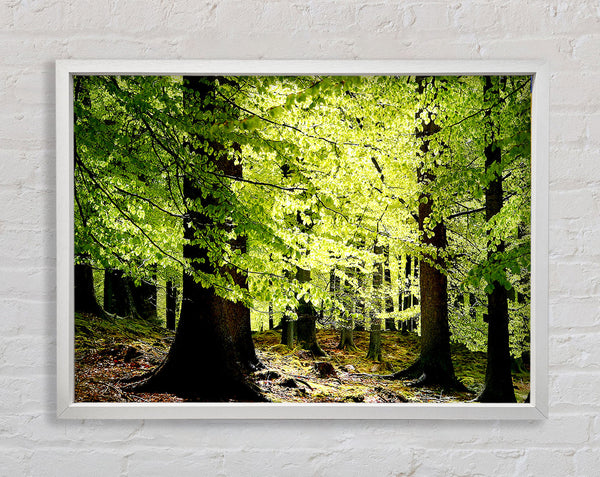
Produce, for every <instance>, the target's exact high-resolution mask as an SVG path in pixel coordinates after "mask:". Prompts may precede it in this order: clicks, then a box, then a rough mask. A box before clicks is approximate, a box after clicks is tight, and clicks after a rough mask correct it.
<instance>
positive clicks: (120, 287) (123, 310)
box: [104, 269, 139, 318]
mask: <svg viewBox="0 0 600 477" xmlns="http://www.w3.org/2000/svg"><path fill="white" fill-rule="evenodd" d="M132 287H133V282H132V281H131V280H130V279H129V278H126V277H125V276H124V274H123V272H122V271H121V270H115V269H110V270H105V271H104V309H105V310H106V311H107V312H109V313H113V314H115V315H117V316H123V317H132V318H139V315H138V312H137V309H136V306H135V303H134V298H133V293H132Z"/></svg>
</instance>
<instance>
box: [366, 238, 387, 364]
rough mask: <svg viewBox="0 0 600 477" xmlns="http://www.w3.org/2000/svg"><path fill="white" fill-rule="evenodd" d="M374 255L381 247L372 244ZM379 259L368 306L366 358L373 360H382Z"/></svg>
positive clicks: (380, 274)
mask: <svg viewBox="0 0 600 477" xmlns="http://www.w3.org/2000/svg"><path fill="white" fill-rule="evenodd" d="M374 252H375V255H376V256H378V255H381V254H382V252H383V247H382V246H381V245H377V244H375V245H374ZM380 260H381V259H379V260H378V261H376V262H375V264H374V267H375V268H374V271H373V288H374V299H375V300H374V303H371V304H370V306H369V311H370V313H369V314H370V315H371V328H370V331H369V350H368V351H367V359H371V360H373V361H382V352H381V316H380V313H381V298H380V297H381V291H382V288H383V264H382V263H381V261H380Z"/></svg>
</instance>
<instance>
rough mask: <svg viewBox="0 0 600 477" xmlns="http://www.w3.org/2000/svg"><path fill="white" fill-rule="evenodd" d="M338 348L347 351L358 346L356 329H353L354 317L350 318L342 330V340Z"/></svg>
mask: <svg viewBox="0 0 600 477" xmlns="http://www.w3.org/2000/svg"><path fill="white" fill-rule="evenodd" d="M337 349H342V350H345V351H356V350H358V347H357V346H356V344H355V343H354V331H353V329H352V318H349V319H348V321H347V322H346V323H344V325H343V326H342V328H341V330H340V342H339V344H338V345H337Z"/></svg>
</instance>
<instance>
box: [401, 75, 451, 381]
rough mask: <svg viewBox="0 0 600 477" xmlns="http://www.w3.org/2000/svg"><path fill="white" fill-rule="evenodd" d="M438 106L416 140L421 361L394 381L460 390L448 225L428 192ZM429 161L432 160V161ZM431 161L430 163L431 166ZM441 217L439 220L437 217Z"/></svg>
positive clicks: (422, 84)
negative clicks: (452, 339) (454, 353)
mask: <svg viewBox="0 0 600 477" xmlns="http://www.w3.org/2000/svg"><path fill="white" fill-rule="evenodd" d="M416 81H417V85H418V86H417V90H418V94H419V95H421V96H423V95H424V93H425V92H426V90H427V88H428V87H429V88H433V89H434V94H437V92H435V79H434V78H424V77H418V78H417V80H416ZM435 115H436V112H435V107H433V108H430V109H427V108H425V107H423V108H422V109H420V110H419V112H418V113H417V116H416V117H417V120H418V121H419V122H420V124H419V125H418V126H417V128H416V133H415V134H416V137H417V140H418V141H419V142H420V146H419V156H420V157H421V159H422V162H421V164H420V165H419V168H418V182H419V184H421V186H422V192H421V193H420V197H419V212H418V217H419V231H420V232H421V243H422V244H423V246H424V247H425V253H424V256H423V257H422V259H421V260H420V266H421V270H420V273H419V284H420V294H421V299H420V300H419V302H420V305H421V341H420V347H421V348H420V355H419V358H418V360H417V361H416V362H415V363H414V364H413V365H411V366H410V367H409V368H407V369H406V370H402V371H399V372H397V373H395V374H393V375H392V377H393V378H396V379H397V378H403V377H418V383H419V384H421V385H423V384H428V385H429V384H439V385H442V386H445V387H447V388H460V387H462V385H461V384H460V382H459V381H458V380H457V379H456V376H455V374H454V366H453V364H452V359H451V356H450V330H449V325H448V279H447V276H446V273H447V264H446V262H445V258H444V254H445V249H446V245H447V238H446V226H445V224H444V221H443V218H442V217H440V216H439V215H437V214H435V215H434V211H435V209H434V207H435V203H434V200H433V196H432V194H430V193H429V192H428V188H429V187H430V185H431V184H435V181H436V174H435V160H434V162H433V164H434V166H432V165H431V159H430V158H429V156H430V155H431V151H430V136H432V135H434V134H436V133H438V132H439V131H440V126H439V125H438V124H436V121H435ZM428 159H429V160H428ZM427 162H428V163H429V164H427ZM436 215H437V217H436Z"/></svg>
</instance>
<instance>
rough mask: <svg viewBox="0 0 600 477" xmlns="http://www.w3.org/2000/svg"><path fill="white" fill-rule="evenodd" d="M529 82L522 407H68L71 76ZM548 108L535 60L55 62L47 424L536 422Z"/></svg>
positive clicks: (542, 368) (543, 351)
mask: <svg viewBox="0 0 600 477" xmlns="http://www.w3.org/2000/svg"><path fill="white" fill-rule="evenodd" d="M96 74H110V75H118V74H122V75H195V74H197V75H269V74H278V75H306V74H332V75H509V74H518V75H530V76H532V78H533V82H532V85H533V86H532V88H533V90H532V133H531V134H532V137H531V143H532V159H531V163H532V170H531V174H532V181H531V187H532V190H531V200H532V204H531V206H532V207H531V210H532V217H531V234H532V237H531V239H532V246H531V254H532V257H531V259H532V261H531V402H530V403H519V404H482V403H456V404H452V403H449V404H411V403H397V404H396V403H393V404H392V403H389V404H386V403H377V404H367V403H358V404H351V403H327V404H313V403H311V404H295V403H294V404H287V403H80V402H75V400H74V296H73V295H74V294H73V286H74V272H73V266H74V265H73V254H74V253H73V252H74V230H73V227H74V225H73V92H72V91H73V88H72V85H73V76H74V75H96ZM548 111H549V70H548V66H547V64H546V63H545V62H544V61H529V60H527V61H487V60H485V61H484V60H460V61H450V60H440V61H412V60H406V61H403V60H402V61H401V60H398V61H396V60H393V61H390V60H381V61H379V60H376V61H375V60H373V61H371V60H368V61H363V60H351V61H329V60H327V61H323V60H320V61H308V60H294V61H266V60H257V61H254V60H240V61H236V60H169V61H160V60H147V61H146V60H140V61H131V60H58V61H57V62H56V220H57V222H56V227H57V230H56V233H57V235H56V237H57V240H56V241H57V261H56V267H57V277H56V278H57V281H56V283H57V286H56V293H57V296H56V313H57V328H56V330H57V337H56V338H57V417H58V418H61V419H62V418H68V419H542V418H546V417H547V416H548Z"/></svg>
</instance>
